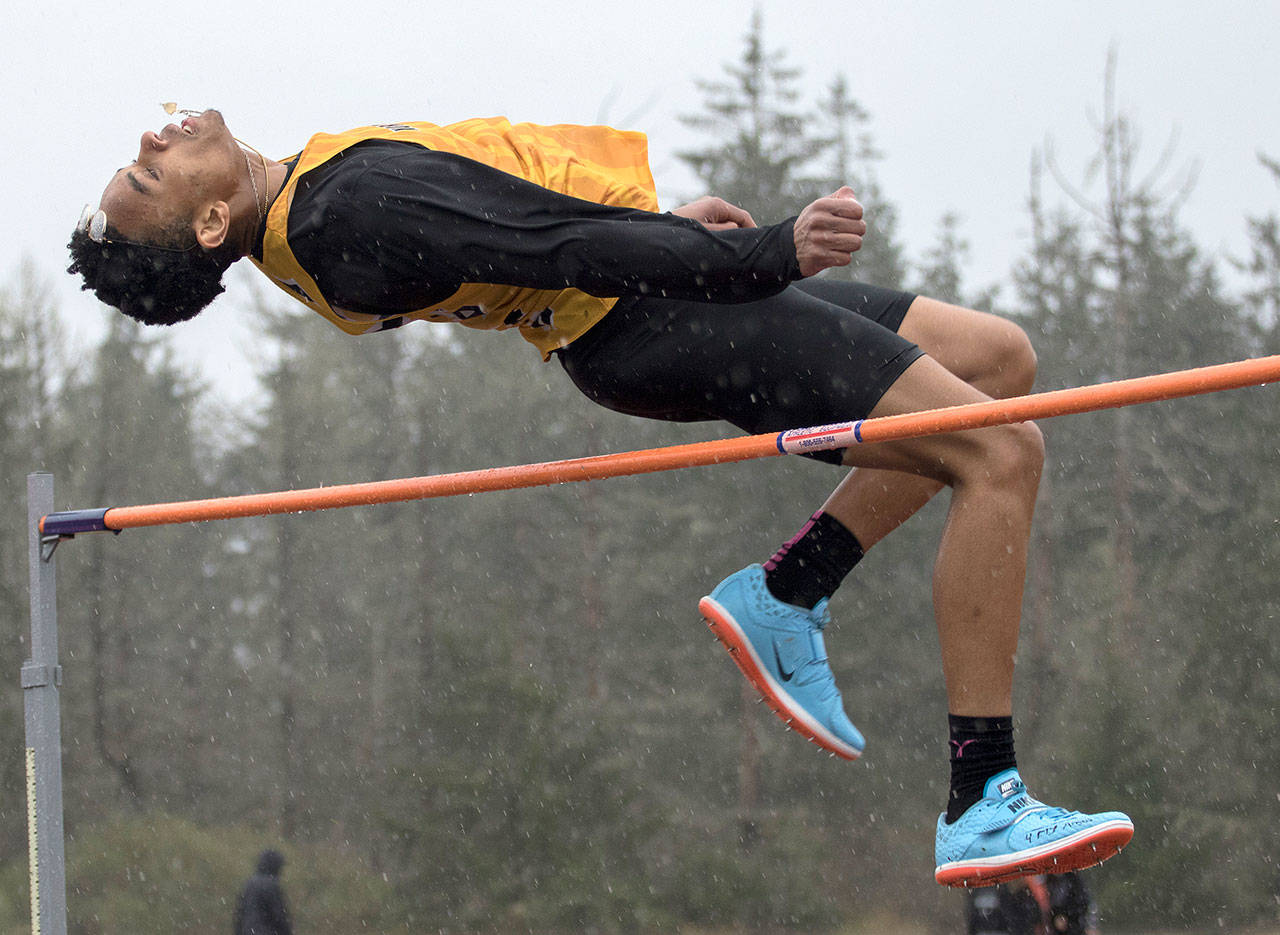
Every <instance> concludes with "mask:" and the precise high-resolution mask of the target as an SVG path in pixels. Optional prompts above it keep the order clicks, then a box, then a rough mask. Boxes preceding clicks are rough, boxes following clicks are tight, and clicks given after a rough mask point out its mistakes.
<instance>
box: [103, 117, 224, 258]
mask: <svg viewBox="0 0 1280 935" xmlns="http://www.w3.org/2000/svg"><path fill="white" fill-rule="evenodd" d="M246 171H247V170H246V169H245V164H244V156H243V155H242V151H241V149H240V147H239V145H238V144H237V143H236V141H235V139H233V138H232V136H231V132H230V131H229V130H228V129H227V125H226V124H225V123H224V122H223V120H222V114H220V113H218V112H217V111H216V110H206V111H204V112H203V113H201V114H198V115H196V116H193V117H186V118H185V119H183V121H182V123H181V124H174V123H171V124H169V125H168V126H166V127H165V128H164V129H162V130H161V131H160V132H159V133H156V132H155V131H153V130H148V131H147V132H146V133H144V134H142V141H141V145H140V146H139V148H138V156H137V158H136V159H134V161H133V162H132V163H130V164H129V165H127V166H124V167H123V168H121V169H119V170H117V171H116V173H115V175H114V176H112V178H111V181H110V182H109V183H108V185H107V187H106V189H105V190H104V191H103V193H102V200H101V202H100V204H99V207H101V209H102V210H103V211H104V212H106V215H107V220H108V221H109V222H110V223H111V224H112V225H113V226H114V227H115V228H116V229H117V230H118V231H120V234H121V235H122V236H123V237H124V238H126V239H128V240H137V241H142V242H146V241H147V240H148V236H149V235H152V234H154V233H155V232H157V231H159V230H160V229H162V228H164V227H166V226H169V225H171V224H172V223H173V222H175V221H182V222H187V221H190V222H191V223H192V224H193V226H194V225H195V224H196V223H197V221H198V219H199V217H200V216H201V214H202V212H204V211H206V210H207V209H208V207H209V206H210V205H211V204H215V203H217V202H225V201H227V200H228V199H229V198H230V197H231V194H232V193H233V192H234V191H235V188H236V185H237V183H238V182H239V181H240V180H241V176H243V175H244V173H245V172H246Z"/></svg>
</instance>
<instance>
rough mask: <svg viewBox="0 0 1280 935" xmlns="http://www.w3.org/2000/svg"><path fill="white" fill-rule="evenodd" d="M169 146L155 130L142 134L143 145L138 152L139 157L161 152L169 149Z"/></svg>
mask: <svg viewBox="0 0 1280 935" xmlns="http://www.w3.org/2000/svg"><path fill="white" fill-rule="evenodd" d="M168 145H169V143H168V142H167V141H166V140H165V138H164V137H162V136H161V135H160V134H159V133H157V132H156V131H155V130H148V131H147V132H146V133H144V134H142V145H141V148H140V149H139V150H138V155H139V157H141V156H143V155H145V154H146V153H148V152H159V151H160V150H162V149H165V148H166V147H168Z"/></svg>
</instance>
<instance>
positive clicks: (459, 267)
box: [289, 140, 799, 316]
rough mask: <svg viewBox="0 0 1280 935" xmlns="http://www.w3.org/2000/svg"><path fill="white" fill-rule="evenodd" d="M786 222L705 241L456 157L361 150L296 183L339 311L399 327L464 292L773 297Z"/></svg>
mask: <svg viewBox="0 0 1280 935" xmlns="http://www.w3.org/2000/svg"><path fill="white" fill-rule="evenodd" d="M793 236H794V235H793V233H792V222H791V221H784V222H783V223H781V224H776V225H772V226H768V227H762V228H750V229H742V230H730V231H709V230H707V229H706V228H704V227H703V226H702V225H701V224H699V223H697V222H696V221H692V220H689V219H686V218H681V217H677V216H675V215H672V214H657V213H652V212H647V211H639V210H635V209H630V208H617V207H610V206H607V205H600V204H596V203H594V202H590V201H583V200H580V199H577V198H571V197H569V196H566V195H562V194H559V193H557V192H553V191H550V190H548V189H545V188H542V187H541V186H538V185H535V184H533V183H531V182H528V181H526V180H524V179H521V178H518V177H516V176H513V175H509V174H507V173H505V172H502V171H499V170H497V169H494V168H491V167H489V166H486V165H483V164H481V163H478V162H476V161H474V160H471V159H467V158H465V157H462V156H458V155H455V154H452V153H445V152H438V151H434V150H429V149H425V148H423V147H421V146H417V145H415V144H412V143H406V142H402V141H395V140H373V141H368V142H364V143H360V144H357V145H356V146H353V147H351V148H350V149H348V150H346V151H345V152H343V153H341V154H340V155H339V156H337V157H335V158H334V159H332V160H330V161H329V162H327V163H326V164H324V165H323V166H321V167H319V168H317V169H315V170H313V171H311V172H309V173H307V174H306V175H305V176H304V177H303V178H302V179H301V180H300V181H299V184H298V188H297V191H296V193H295V194H294V199H293V204H292V206H291V208H290V213H289V244H290V246H291V248H292V249H293V253H294V255H295V256H296V257H297V259H298V261H299V263H301V264H302V267H303V268H304V269H305V270H307V272H308V273H310V274H311V276H312V278H314V279H315V281H316V284H317V285H318V286H319V287H320V290H321V292H323V293H324V295H325V297H326V298H327V299H328V300H329V302H330V303H331V304H333V305H335V306H337V307H340V308H344V309H349V310H351V311H355V312H366V313H371V314H376V315H382V316H386V315H391V314H396V313H403V312H411V311H415V310H417V309H421V308H427V307H429V306H431V305H434V304H436V303H438V302H440V301H442V300H443V299H445V298H447V297H448V296H450V295H452V294H453V293H454V292H456V291H457V289H458V288H459V286H460V285H462V284H463V283H466V282H487V283H496V284H503V285H513V286H522V287H530V288H538V289H562V288H566V287H573V288H576V289H580V290H582V291H583V292H587V293H590V294H592V295H597V296H622V295H645V294H652V295H662V296H667V297H670V298H677V299H686V300H693V301H704V302H706V301H710V302H744V301H751V300H754V299H761V298H766V297H768V296H770V295H773V294H775V293H777V292H779V291H781V290H782V289H783V288H785V287H786V286H787V284H788V283H790V282H791V281H793V280H795V279H798V278H799V267H798V265H797V263H796V257H795V244H794V239H793Z"/></svg>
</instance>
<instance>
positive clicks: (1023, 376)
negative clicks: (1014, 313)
mask: <svg viewBox="0 0 1280 935" xmlns="http://www.w3.org/2000/svg"><path fill="white" fill-rule="evenodd" d="M988 321H989V333H988V334H987V335H984V341H983V346H984V348H985V352H986V356H987V360H986V366H985V367H984V368H983V369H984V371H985V378H986V381H987V382H988V383H989V386H986V387H981V388H982V389H983V390H984V392H986V393H987V395H989V396H995V397H997V398H1000V397H1007V396H1022V395H1024V394H1026V393H1029V392H1031V387H1032V386H1033V385H1034V384H1035V382H1036V363H1037V361H1036V351H1035V348H1034V347H1032V345H1031V338H1029V337H1028V336H1027V333H1026V332H1025V331H1023V330H1022V328H1020V327H1019V326H1018V325H1016V324H1014V323H1013V322H1011V321H1009V320H1008V319H1005V318H991V319H988Z"/></svg>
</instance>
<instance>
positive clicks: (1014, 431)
mask: <svg viewBox="0 0 1280 935" xmlns="http://www.w3.org/2000/svg"><path fill="white" fill-rule="evenodd" d="M975 438H976V439H977V440H978V456H977V458H976V460H975V462H974V463H973V464H971V465H970V471H971V474H970V477H969V479H970V480H971V481H974V480H976V481H979V482H981V483H983V484H987V485H991V486H994V487H998V488H1001V489H1004V490H1010V491H1012V490H1022V489H1027V488H1030V489H1035V487H1037V486H1038V485H1039V483H1040V473H1041V471H1042V470H1043V468H1044V451H1045V449H1044V435H1043V434H1042V433H1041V432H1040V428H1039V426H1037V425H1036V424H1035V423H1034V422H1014V423H1011V424H1009V425H999V426H993V427H991V428H988V429H983V430H982V431H981V432H978V433H976V435H975Z"/></svg>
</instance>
